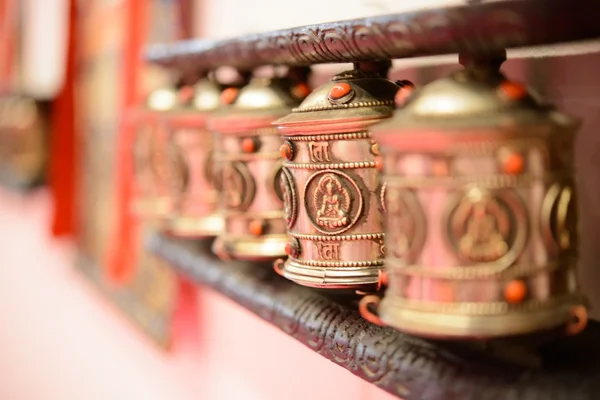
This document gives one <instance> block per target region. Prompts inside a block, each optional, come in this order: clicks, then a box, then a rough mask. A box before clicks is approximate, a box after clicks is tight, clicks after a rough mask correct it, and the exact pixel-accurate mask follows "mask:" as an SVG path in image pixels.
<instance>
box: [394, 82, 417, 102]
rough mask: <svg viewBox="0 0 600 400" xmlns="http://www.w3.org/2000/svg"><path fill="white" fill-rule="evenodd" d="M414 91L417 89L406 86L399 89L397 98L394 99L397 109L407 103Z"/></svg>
mask: <svg viewBox="0 0 600 400" xmlns="http://www.w3.org/2000/svg"><path fill="white" fill-rule="evenodd" d="M414 90H415V87H414V86H410V85H406V86H403V87H401V88H400V89H398V91H397V92H396V96H395V97H394V103H396V107H402V106H403V105H404V103H406V99H408V97H409V96H410V95H411V94H412V92H413V91H414Z"/></svg>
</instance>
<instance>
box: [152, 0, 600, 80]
mask: <svg viewBox="0 0 600 400" xmlns="http://www.w3.org/2000/svg"><path fill="white" fill-rule="evenodd" d="M598 15H600V1H597V0H576V1H573V0H506V1H500V2H478V3H477V4H470V5H464V6H458V7H447V8H440V9H429V10H423V11H417V12H411V13H403V14H390V15H383V16H378V17H370V18H363V19H355V20H348V21H339V22H331V23H326V24H318V25H309V26H303V27H298V28H292V29H286V30H280V31H275V32H266V33H263V34H258V35H248V36H244V37H240V38H234V39H229V40H221V41H207V40H199V39H197V40H185V41H180V42H177V43H171V44H165V45H154V46H151V47H149V48H148V49H147V52H146V59H147V60H148V61H150V62H153V63H156V64H159V65H162V66H164V67H169V68H173V69H177V70H180V71H187V70H189V69H190V68H192V69H193V68H196V69H203V70H210V69H214V68H218V67H222V66H230V67H235V68H239V69H251V68H255V67H258V66H261V65H290V66H309V65H312V64H321V63H352V62H358V61H382V60H389V59H396V58H407V57H419V56H432V55H443V54H453V53H459V52H464V51H470V52H482V53H488V52H496V51H498V50H504V49H507V48H517V47H528V46H536V45H550V44H556V43H564V42H571V41H580V40H589V39H597V38H600V24H599V23H598Z"/></svg>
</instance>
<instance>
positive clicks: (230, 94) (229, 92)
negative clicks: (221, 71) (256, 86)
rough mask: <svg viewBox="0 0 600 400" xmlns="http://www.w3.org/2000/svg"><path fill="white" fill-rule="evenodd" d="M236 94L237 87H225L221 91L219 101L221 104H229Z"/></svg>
mask: <svg viewBox="0 0 600 400" xmlns="http://www.w3.org/2000/svg"><path fill="white" fill-rule="evenodd" d="M237 95H238V89H237V88H234V87H230V88H227V89H225V90H223V91H222V92H221V102H222V103H223V104H231V103H233V102H234V101H235V99H236V98H237Z"/></svg>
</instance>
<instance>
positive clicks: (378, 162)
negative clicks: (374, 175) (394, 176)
mask: <svg viewBox="0 0 600 400" xmlns="http://www.w3.org/2000/svg"><path fill="white" fill-rule="evenodd" d="M375 168H377V170H378V171H379V172H381V171H383V160H382V159H381V157H375Z"/></svg>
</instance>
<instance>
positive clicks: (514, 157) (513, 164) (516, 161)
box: [502, 153, 525, 175]
mask: <svg viewBox="0 0 600 400" xmlns="http://www.w3.org/2000/svg"><path fill="white" fill-rule="evenodd" d="M524 164H525V162H524V161H523V156H522V155H520V154H519V153H511V154H509V155H507V156H506V157H505V158H504V161H503V163H502V167H503V169H504V172H505V173H507V174H513V175H516V174H519V173H521V172H523V167H524Z"/></svg>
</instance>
